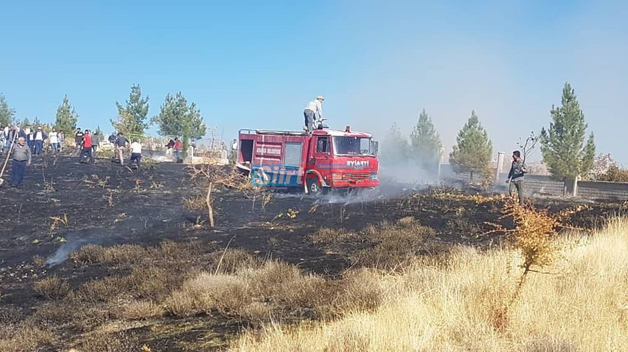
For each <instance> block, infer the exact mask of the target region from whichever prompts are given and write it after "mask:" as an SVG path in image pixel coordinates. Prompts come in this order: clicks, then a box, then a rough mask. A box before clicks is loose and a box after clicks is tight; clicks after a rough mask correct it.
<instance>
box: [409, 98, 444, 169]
mask: <svg viewBox="0 0 628 352" xmlns="http://www.w3.org/2000/svg"><path fill="white" fill-rule="evenodd" d="M410 142H411V143H412V154H411V157H412V159H414V160H415V161H416V162H417V163H418V164H419V166H420V167H421V168H422V169H423V170H426V171H430V172H433V171H437V170H438V163H439V162H440V157H441V151H442V149H443V143H442V142H441V140H440V136H439V135H438V132H436V129H435V128H434V124H433V123H432V119H431V118H430V116H429V115H428V114H427V113H426V112H425V109H423V111H422V112H421V114H420V115H419V121H418V122H417V124H416V126H414V130H413V131H412V134H411V135H410Z"/></svg>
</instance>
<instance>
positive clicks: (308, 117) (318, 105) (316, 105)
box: [303, 95, 325, 133]
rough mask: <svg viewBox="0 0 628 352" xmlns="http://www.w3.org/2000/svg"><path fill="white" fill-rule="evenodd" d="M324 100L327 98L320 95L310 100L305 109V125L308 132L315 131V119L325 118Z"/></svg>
mask: <svg viewBox="0 0 628 352" xmlns="http://www.w3.org/2000/svg"><path fill="white" fill-rule="evenodd" d="M323 100H325V99H324V98H323V97H321V96H320V95H319V96H318V97H316V99H315V100H312V101H311V102H309V103H308V104H307V106H306V107H305V110H304V111H303V116H304V117H305V126H306V127H307V132H308V133H311V132H312V131H314V121H315V120H316V119H317V118H318V119H321V118H323Z"/></svg>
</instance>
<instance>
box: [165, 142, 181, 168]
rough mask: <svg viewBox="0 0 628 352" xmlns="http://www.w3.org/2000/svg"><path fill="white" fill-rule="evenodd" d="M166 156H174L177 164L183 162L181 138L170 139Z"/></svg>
mask: <svg viewBox="0 0 628 352" xmlns="http://www.w3.org/2000/svg"><path fill="white" fill-rule="evenodd" d="M166 148H167V149H166V155H171V154H174V156H175V157H176V158H177V163H182V162H183V143H181V141H180V140H179V138H175V139H170V140H169V141H168V144H166Z"/></svg>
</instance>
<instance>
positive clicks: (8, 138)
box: [0, 125, 184, 188]
mask: <svg viewBox="0 0 628 352" xmlns="http://www.w3.org/2000/svg"><path fill="white" fill-rule="evenodd" d="M46 141H48V143H47V144H46ZM104 141H105V140H104V138H103V136H101V134H100V133H98V132H97V131H92V130H89V129H86V130H82V129H81V128H77V129H76V130H75V131H74V144H75V146H76V147H75V150H74V151H73V152H71V153H69V155H72V156H73V157H78V161H79V163H88V164H94V162H95V159H96V156H97V154H98V152H99V150H98V148H99V145H100V144H101V142H104ZM107 141H108V142H110V143H111V145H113V149H114V152H115V157H114V158H113V160H112V161H115V162H118V161H119V162H120V165H123V166H124V165H126V164H125V154H126V152H127V151H130V157H129V161H128V166H129V167H133V166H134V165H136V166H137V168H138V169H139V168H140V164H141V161H142V144H141V143H140V140H139V139H136V138H133V141H132V142H131V141H129V139H127V137H126V136H125V135H124V133H122V132H118V133H117V134H116V133H115V132H113V133H111V135H109V136H108V137H107ZM65 142H66V139H65V133H64V131H57V130H56V128H54V127H52V128H50V129H49V130H48V132H47V133H46V132H45V131H44V129H43V128H42V127H41V126H37V127H35V128H33V127H32V126H26V127H24V128H21V127H20V126H17V125H12V126H0V155H2V154H5V155H6V154H7V153H9V152H10V153H11V155H10V156H11V157H12V158H11V160H12V163H11V165H12V175H11V181H10V185H12V186H14V187H18V188H19V187H21V184H22V180H23V179H24V174H25V171H26V167H27V166H29V165H30V164H31V162H32V157H33V156H34V155H35V156H37V155H43V154H44V153H46V152H47V150H46V147H47V145H49V146H50V149H49V150H50V152H51V153H52V154H53V155H55V156H56V155H59V154H60V153H61V152H62V151H63V150H64V144H65ZM166 147H167V151H166V155H173V154H174V156H175V157H176V162H177V163H183V160H184V159H183V143H182V142H181V140H179V138H174V139H170V140H169V142H168V144H166Z"/></svg>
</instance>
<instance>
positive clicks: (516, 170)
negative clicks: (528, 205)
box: [506, 150, 528, 205]
mask: <svg viewBox="0 0 628 352" xmlns="http://www.w3.org/2000/svg"><path fill="white" fill-rule="evenodd" d="M527 172H528V170H527V169H526V165H525V163H524V162H523V159H521V153H520V152H519V151H518V150H515V151H514V152H512V166H511V167H510V172H509V173H508V180H506V183H510V187H509V193H510V196H511V197H514V194H515V190H516V192H517V195H518V196H519V204H521V205H523V198H524V196H523V189H524V187H523V185H524V179H523V176H524V175H525V174H526V173H527Z"/></svg>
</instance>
